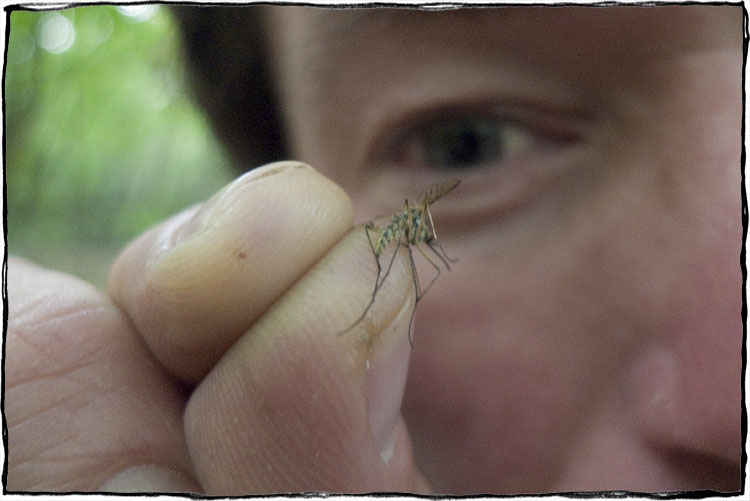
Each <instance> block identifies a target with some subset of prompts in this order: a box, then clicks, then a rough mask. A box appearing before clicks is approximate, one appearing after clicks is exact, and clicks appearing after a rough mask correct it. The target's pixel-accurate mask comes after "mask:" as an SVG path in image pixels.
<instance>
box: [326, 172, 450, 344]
mask: <svg viewBox="0 0 750 501" xmlns="http://www.w3.org/2000/svg"><path fill="white" fill-rule="evenodd" d="M459 182H460V180H459V179H452V180H450V181H447V182H444V183H440V184H437V185H435V186H433V187H432V188H430V189H429V190H428V191H427V193H425V194H424V195H422V198H420V200H419V202H418V203H417V204H416V206H414V207H412V206H410V205H409V201H408V200H405V201H404V208H403V210H402V211H401V212H399V213H397V214H394V215H393V217H392V218H391V221H390V222H389V223H388V224H386V225H385V226H382V227H378V226H377V225H376V224H375V222H374V221H370V222H369V223H367V224H366V225H365V232H366V234H367V239H368V241H369V242H370V247H371V248H372V253H373V255H374V256H375V262H376V263H377V265H378V275H377V277H375V287H374V289H373V291H372V298H371V299H370V302H369V304H368V305H367V307H366V308H365V310H364V311H363V312H362V315H360V316H359V318H358V319H357V320H356V321H355V322H354V323H353V324H352V325H351V326H350V327H348V328H347V329H345V330H344V331H342V332H341V334H343V333H345V332H348V331H349V330H351V329H352V328H353V327H354V326H356V325H357V324H358V323H359V322H360V321H362V319H363V318H365V315H367V312H368V311H370V308H371V307H372V305H373V303H374V302H375V296H376V295H377V293H378V290H379V289H380V287H381V286H382V285H383V282H385V279H386V278H388V275H389V274H390V272H391V267H392V266H393V261H394V260H395V258H396V253H398V249H399V247H400V246H401V245H405V246H406V248H407V249H408V250H409V261H410V263H411V271H412V278H413V280H414V288H415V292H416V296H417V297H416V301H415V310H413V311H412V314H411V319H410V320H409V342H411V324H412V322H413V321H414V312H415V311H416V303H417V302H419V300H420V299H421V298H422V296H424V294H425V293H426V292H427V290H428V289H429V288H430V287H431V286H432V284H434V283H435V280H437V279H438V277H439V276H440V267H439V266H438V265H436V264H435V262H434V261H433V260H432V259H430V258H429V256H428V255H427V254H425V253H424V251H423V250H422V249H421V247H420V246H419V244H421V243H424V244H426V245H427V247H428V248H429V249H430V250H431V251H432V252H433V253H434V254H435V255H436V256H437V257H438V258H440V260H441V261H442V262H443V264H444V265H445V267H446V269H448V270H450V264H449V262H455V260H454V259H451V258H449V257H448V256H447V255H446V254H445V251H444V250H443V247H442V246H441V245H440V243H439V242H438V240H437V235H436V234H435V226H434V224H433V222H432V214H431V213H430V204H432V203H434V202H435V201H436V200H438V199H440V198H441V197H442V196H443V195H445V194H446V193H448V192H449V191H451V190H452V189H453V188H455V187H456V186H458V184H459ZM371 232H372V233H376V234H377V238H376V239H375V243H374V244H373V241H372V237H371V236H370V235H371ZM393 240H396V250H395V251H394V252H393V256H392V257H391V260H390V263H389V264H388V268H387V269H386V271H385V273H384V274H383V277H382V278H381V277H380V275H381V273H382V271H383V270H382V268H381V266H380V256H381V255H382V254H383V252H385V249H386V248H387V247H388V244H389V243H391V242H392V241H393ZM411 246H414V247H416V248H417V250H418V251H419V252H420V253H421V254H422V255H423V256H424V257H425V259H427V261H428V262H429V263H430V264H431V265H432V266H433V267H434V268H435V269H436V270H437V275H435V277H434V278H433V279H432V281H431V282H430V284H429V285H428V286H427V288H426V289H425V290H424V291H422V290H420V286H419V279H418V277H417V270H416V267H415V265H414V256H413V255H412V252H411Z"/></svg>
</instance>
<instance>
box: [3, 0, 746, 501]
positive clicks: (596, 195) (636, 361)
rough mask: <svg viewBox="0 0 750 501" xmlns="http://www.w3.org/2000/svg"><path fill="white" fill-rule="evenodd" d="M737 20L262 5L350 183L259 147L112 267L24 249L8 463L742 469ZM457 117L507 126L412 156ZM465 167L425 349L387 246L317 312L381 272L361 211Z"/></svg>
mask: <svg viewBox="0 0 750 501" xmlns="http://www.w3.org/2000/svg"><path fill="white" fill-rule="evenodd" d="M741 20H742V15H741V11H740V9H739V8H735V7H731V8H730V7H721V8H718V7H682V6H681V7H671V8H659V9H655V8H649V9H642V8H640V9H639V8H618V9H572V8H566V9H544V8H537V9H504V10H492V11H487V10H468V11H460V12H440V13H428V12H419V11H397V12H396V11H327V10H315V9H301V8H287V7H285V8H275V9H269V10H268V11H267V23H268V27H269V34H270V37H271V41H272V49H273V52H272V54H273V61H274V63H275V64H274V73H275V77H276V81H277V82H279V96H280V99H281V102H282V104H283V105H284V117H285V123H286V125H287V129H288V131H289V133H290V134H289V136H290V139H291V143H292V147H293V149H292V153H293V156H294V157H295V158H299V159H301V160H303V161H305V162H307V163H309V164H311V165H313V166H315V168H316V169H317V170H318V171H319V172H321V173H322V174H324V175H325V176H327V177H328V178H330V179H332V180H333V181H335V183H337V184H338V186H341V187H343V189H344V190H345V192H346V193H348V195H349V196H350V197H351V200H350V199H349V197H348V196H347V195H346V193H344V191H342V190H341V189H340V188H339V187H338V186H337V185H336V184H333V183H331V182H330V181H328V180H327V179H325V178H324V177H322V176H320V175H319V174H317V173H316V172H314V171H313V170H311V169H309V168H307V167H303V166H299V165H297V164H284V165H276V166H271V167H267V168H265V169H263V170H260V171H256V172H253V173H251V174H249V175H248V176H246V177H245V178H242V179H240V180H238V181H237V182H235V183H234V184H233V185H231V186H230V187H229V188H228V189H227V190H225V191H223V192H222V193H220V194H219V195H217V196H216V197H214V199H213V200H212V202H211V203H210V205H208V206H204V207H203V208H202V209H198V211H199V212H198V213H197V215H196V209H190V210H188V211H186V212H185V213H183V214H181V215H178V216H176V217H175V218H173V219H171V220H169V221H167V222H165V223H164V224H162V225H160V226H158V227H156V228H154V229H153V230H151V231H149V232H147V233H146V234H144V235H143V236H142V237H141V238H139V239H138V240H137V241H136V242H134V243H133V244H131V246H129V247H128V248H127V249H125V250H124V251H123V253H122V254H121V256H120V257H119V258H118V260H117V262H116V263H115V265H114V267H113V271H112V275H111V281H110V288H109V297H107V296H105V295H103V294H101V293H100V292H98V291H96V290H94V289H93V288H91V287H89V286H86V285H85V284H82V283H80V282H77V281H75V279H73V278H72V277H68V276H64V275H61V274H57V273H54V272H50V271H46V270H41V269H38V268H36V267H34V266H32V265H29V264H27V263H25V262H23V261H20V260H12V261H11V263H10V265H9V298H10V301H11V304H10V315H11V319H10V323H9V332H8V344H7V350H8V358H7V367H6V370H7V376H6V377H7V379H6V385H7V391H8V393H7V396H6V414H7V417H8V422H9V440H10V450H9V465H10V469H9V477H8V482H9V488H10V489H44V490H61V489H73V490H89V489H96V488H100V487H102V486H103V488H105V489H113V490H119V489H125V488H133V487H135V488H138V487H142V488H149V489H155V490H194V491H204V492H208V493H220V494H226V493H247V492H280V491H303V490H331V491H346V492H350V491H357V492H359V491H373V490H389V491H393V490H397V491H409V492H442V493H470V492H485V493H486V492H493V493H517V492H550V491H571V490H574V491H579V490H622V489H625V490H635V491H664V490H690V489H717V490H736V489H738V488H739V486H740V484H739V482H740V453H741V451H740V377H741V375H740V370H741V341H742V327H741V316H740V308H741V292H742V291H741V285H742V284H741V273H740V266H739V264H740V260H739V254H740V247H741V235H742V228H741V220H740V213H741V211H740V190H739V186H740V147H741V141H740V140H741V138H740V125H741V90H740V82H741V61H742V47H741ZM364 56H366V57H364ZM457 117H460V118H467V119H469V120H480V121H481V122H482V124H487V123H489V124H492V127H491V128H492V130H493V131H496V133H497V134H499V135H500V136H499V137H501V138H502V139H504V140H507V141H508V143H507V144H506V145H505V146H506V148H505V149H501V150H500V151H499V152H494V153H493V156H491V157H489V158H487V157H486V156H480V157H478V158H481V162H480V163H479V165H468V166H467V165H464V166H463V168H460V169H451V168H449V167H447V166H441V165H429V164H428V161H427V158H428V156H427V155H426V154H425V151H426V150H425V149H423V148H424V147H425V144H424V143H423V142H424V140H425V136H424V135H421V134H420V133H419V132H418V131H423V130H424V127H426V126H429V127H440V126H441V124H445V123H449V124H450V123H455V122H451V120H452V119H454V118H457ZM249 119H251V118H249ZM394 144H395V146H394ZM430 146H434V145H430ZM493 151H494V150H493ZM429 158H432V159H433V160H434V157H429ZM431 161H432V160H431ZM455 176H458V177H460V178H461V184H460V186H459V187H458V188H456V189H455V190H454V191H453V192H451V193H450V194H448V195H446V196H445V197H444V198H443V199H441V200H440V201H438V202H436V203H435V205H434V207H432V216H433V218H434V221H435V226H436V231H437V234H438V235H439V239H440V241H441V242H442V245H443V247H444V248H445V250H446V252H447V253H448V255H450V256H451V257H455V258H458V262H457V263H456V264H455V266H453V267H452V270H451V271H450V272H447V271H445V270H444V271H443V272H442V273H441V275H440V277H439V280H438V281H437V282H436V283H435V284H434V286H433V287H432V288H431V289H430V290H429V293H428V294H426V295H425V296H424V297H423V298H421V299H420V301H419V303H418V308H417V310H416V318H415V321H414V331H413V333H412V334H413V340H414V348H413V349H412V348H411V347H410V346H409V343H408V332H407V331H408V323H409V322H408V321H409V318H410V314H411V309H412V307H413V306H414V295H413V294H414V290H413V288H412V287H413V285H412V276H411V273H410V266H409V261H408V259H409V257H408V254H407V253H406V252H405V249H403V248H402V249H401V250H400V252H399V254H398V255H397V256H396V259H395V261H394V267H393V271H392V272H391V274H390V275H389V277H388V280H387V281H386V282H385V285H384V286H383V288H382V289H381V290H379V291H378V301H377V302H376V305H375V306H374V307H373V311H372V312H371V313H370V314H369V315H368V317H367V318H366V320H365V321H363V322H361V323H360V324H358V325H357V326H355V328H353V329H352V330H351V331H349V332H346V333H344V334H343V335H337V333H339V332H340V331H341V329H343V328H345V327H346V326H347V325H349V324H350V323H351V321H353V320H354V319H356V318H357V316H358V315H359V314H360V313H361V311H362V308H363V307H364V306H365V305H366V304H367V302H368V301H369V298H370V296H371V294H372V285H373V277H374V273H375V264H374V262H373V256H372V253H371V251H370V248H369V246H368V244H367V241H366V240H365V237H364V232H363V231H362V229H361V227H360V228H355V229H354V230H352V231H350V232H348V231H349V229H350V228H351V226H352V223H353V221H354V222H363V221H366V220H369V219H370V218H372V217H373V216H374V215H376V214H385V215H388V214H390V213H392V212H395V211H398V210H399V209H400V208H401V206H402V204H403V200H404V198H409V199H411V200H414V199H415V197H416V198H418V196H419V195H420V193H421V192H422V191H423V190H425V189H426V188H428V187H429V186H430V185H432V184H433V183H436V182H439V181H440V180H443V179H446V178H449V177H455ZM347 232H348V233H347ZM414 258H415V261H416V264H417V268H418V271H419V277H420V279H421V281H422V282H423V283H426V282H429V280H430V279H431V277H432V276H433V275H434V274H435V270H434V269H433V268H432V267H431V266H430V265H429V263H426V262H425V261H424V260H423V259H421V254H419V253H417V252H414ZM63 292H64V294H63ZM110 298H111V299H110ZM84 334H85V335H84ZM40 360H41V361H40ZM407 361H408V367H409V371H408V376H407V373H406V370H405V368H406V366H407V365H406V362H407ZM402 392H405V393H404V398H403V405H402V406H401V412H400V413H399V405H400V402H401V394H402ZM103 438H106V440H104V439H103ZM142 465H143V466H142ZM118 472H119V476H118Z"/></svg>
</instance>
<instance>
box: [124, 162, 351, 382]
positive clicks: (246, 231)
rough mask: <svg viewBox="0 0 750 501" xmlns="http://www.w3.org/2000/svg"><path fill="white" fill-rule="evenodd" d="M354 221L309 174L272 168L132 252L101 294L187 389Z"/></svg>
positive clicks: (330, 189)
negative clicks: (106, 294)
mask: <svg viewBox="0 0 750 501" xmlns="http://www.w3.org/2000/svg"><path fill="white" fill-rule="evenodd" d="M352 218H353V209H352V204H351V200H350V199H349V197H348V196H347V195H346V193H345V192H344V191H343V190H342V189H341V188H339V187H338V186H337V185H336V184H334V183H333V182H332V181H330V180H328V179H327V178H325V177H324V176H322V175H321V174H318V173H317V172H316V171H315V170H314V169H313V168H311V167H310V166H308V165H305V164H303V163H300V162H278V163H274V164H270V165H267V166H264V167H261V168H258V169H255V170H253V171H251V172H249V173H248V174H245V175H244V176H242V177H240V178H238V179H237V180H235V181H234V182H233V183H231V184H230V185H228V186H227V187H226V188H224V189H223V190H221V191H220V192H219V193H217V194H216V195H215V196H214V197H213V198H212V199H211V200H209V201H208V202H206V204H204V205H203V206H202V207H200V208H199V209H197V210H195V209H193V210H190V211H187V212H185V213H182V214H180V215H178V216H175V217H174V218H172V219H170V220H168V221H166V222H165V223H163V224H161V225H159V226H157V227H155V228H153V229H151V230H150V231H148V232H146V233H145V234H144V235H142V236H141V237H140V238H138V239H137V240H135V241H134V242H133V243H131V244H130V245H129V246H128V247H127V248H126V249H125V250H124V251H123V252H122V254H121V255H120V256H119V257H118V259H117V261H116V262H115V264H114V266H113V269H112V272H111V274H110V282H109V292H110V294H111V296H112V298H113V299H114V301H115V302H116V303H117V304H118V305H119V306H120V307H121V308H123V309H124V310H125V312H126V313H127V314H128V315H129V316H130V318H131V320H132V321H133V323H134V324H135V326H136V327H137V329H138V331H139V332H140V333H141V335H142V336H143V338H144V340H145V341H146V343H147V344H148V345H149V347H150V348H151V350H152V351H153V352H154V354H155V355H156V357H157V358H158V359H159V361H160V362H161V363H162V364H163V365H164V366H165V367H166V368H167V369H168V370H169V371H170V372H171V373H172V374H174V375H175V376H177V377H178V378H180V379H182V380H183V381H187V382H191V383H195V382H197V381H199V380H200V379H202V377H203V376H205V374H207V373H208V371H209V370H210V369H211V367H213V365H214V364H215V363H216V362H217V361H218V359H219V358H221V356H222V355H223V354H224V352H226V351H227V349H228V348H229V347H230V346H231V345H232V344H233V343H234V341H235V340H236V339H237V338H239V337H240V336H241V335H242V333H243V332H245V331H246V330H247V329H248V328H249V326H250V325H251V324H252V323H253V322H254V321H255V320H256V319H257V318H258V317H259V316H260V315H261V314H262V313H263V312H264V311H265V310H266V309H267V308H268V307H269V306H270V305H271V304H272V303H273V302H274V301H275V300H276V299H277V298H278V297H280V296H281V295H282V294H283V293H284V291H285V290H286V289H288V288H289V287H290V286H291V285H292V284H293V283H294V282H295V281H296V280H297V279H298V278H299V277H301V276H302V275H303V274H304V273H305V272H306V270H307V269H308V268H310V266H312V264H313V263H315V262H316V261H317V260H318V259H319V258H320V256H322V255H323V254H324V253H325V252H326V251H327V250H328V249H330V248H331V247H332V246H333V245H334V244H335V243H336V242H337V241H338V240H339V239H340V238H341V237H342V236H343V235H344V234H345V233H346V232H347V231H348V230H349V229H350V228H351V226H352Z"/></svg>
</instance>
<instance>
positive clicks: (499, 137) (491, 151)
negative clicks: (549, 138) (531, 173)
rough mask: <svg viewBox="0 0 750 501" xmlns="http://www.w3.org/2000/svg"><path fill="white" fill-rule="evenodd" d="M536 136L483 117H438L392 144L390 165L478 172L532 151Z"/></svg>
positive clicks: (514, 125) (413, 128)
mask: <svg viewBox="0 0 750 501" xmlns="http://www.w3.org/2000/svg"><path fill="white" fill-rule="evenodd" d="M534 142H535V134H534V133H533V132H532V131H531V130H529V129H528V128H525V127H523V126H520V125H518V124H515V123H513V122H511V121H509V120H507V119H502V118H498V117H492V116H483V115H463V116H461V115H459V116H447V117H446V116H443V117H435V118H432V119H429V120H427V121H424V122H422V123H419V124H416V125H413V126H410V127H408V128H407V129H406V130H405V131H403V132H402V133H401V134H398V135H397V137H396V138H395V139H394V140H393V141H391V143H390V144H389V145H388V147H387V149H386V154H385V156H386V159H385V160H386V161H387V162H388V163H389V164H396V165H398V166H401V167H406V166H408V167H411V168H416V167H422V168H427V169H443V170H448V169H453V170H460V169H475V168H480V167H485V166H489V165H497V164H499V163H502V162H507V161H509V160H511V159H513V158H515V157H517V156H519V155H522V154H524V153H526V152H527V151H529V150H530V149H531V148H532V147H533V146H534Z"/></svg>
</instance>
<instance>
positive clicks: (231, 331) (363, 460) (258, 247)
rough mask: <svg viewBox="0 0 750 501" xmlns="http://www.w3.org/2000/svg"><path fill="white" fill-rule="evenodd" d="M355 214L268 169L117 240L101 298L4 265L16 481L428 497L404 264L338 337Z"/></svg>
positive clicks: (325, 189) (309, 173)
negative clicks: (417, 457) (418, 440)
mask: <svg viewBox="0 0 750 501" xmlns="http://www.w3.org/2000/svg"><path fill="white" fill-rule="evenodd" d="M351 219H352V207H351V202H350V200H349V198H348V197H347V196H346V194H345V193H344V192H343V191H341V190H340V189H339V188H338V187H337V186H335V185H334V184H333V183H331V182H330V181H328V180H327V179H325V178H324V177H323V176H321V175H319V174H317V173H316V172H315V171H314V170H312V169H310V168H308V167H307V166H304V165H302V164H298V163H294V162H289V163H283V164H282V163H278V164H272V165H269V166H266V167H264V168H260V169H256V170H255V171H253V172H251V173H249V174H247V175H245V176H243V177H242V178H240V179H238V180H237V181H235V182H234V183H232V184H231V185H229V186H228V187H227V188H225V189H224V190H222V191H221V192H220V193H219V194H218V195H216V196H215V197H214V198H213V199H212V200H211V201H209V202H208V203H207V204H206V205H204V206H203V207H202V208H200V209H197V211H196V209H191V210H188V211H186V212H184V213H182V214H180V215H178V216H176V217H174V218H172V219H170V220H168V221H166V222H165V223H163V224H161V225H159V226H157V227H155V228H153V229H152V230H150V231H148V232H147V233H145V234H144V235H143V236H141V237H140V238H139V239H137V240H136V241H135V242H133V243H132V244H131V245H130V246H128V247H127V248H126V249H125V250H124V251H123V253H122V254H121V255H120V256H119V258H118V259H117V261H116V263H115V264H114V266H113V270H112V273H111V277H110V287H109V293H110V296H111V298H110V297H108V296H106V295H104V294H102V293H101V292H99V291H98V290H96V289H95V288H93V287H92V286H90V285H88V284H85V283H83V282H81V281H79V280H77V279H75V278H73V277H70V276H67V275H64V274H61V273H57V272H54V271H50V270H45V269H41V268H38V267H36V266H35V265H33V264H31V263H28V262H26V261H24V260H22V259H11V261H10V263H9V267H8V268H9V289H8V292H9V300H10V306H9V319H10V320H9V325H8V338H7V371H6V377H7V379H6V389H7V394H6V416H7V419H8V429H9V434H8V435H9V446H10V447H9V456H8V459H9V474H8V488H9V489H10V490H49V491H62V490H67V491H71V490H73V491H87V490H95V489H102V490H112V491H120V490H123V491H198V492H206V493H211V494H242V493H261V492H288V491H309V490H324V491H340V492H361V491H377V490H389V491H393V490H398V491H416V492H419V491H425V490H426V485H425V483H424V481H423V479H422V478H421V476H420V475H419V474H418V473H417V472H416V470H415V468H414V465H413V462H412V457H411V449H410V441H409V438H408V434H407V431H406V426H405V424H404V420H403V418H402V417H401V415H400V402H401V397H402V394H403V389H404V385H405V379H406V370H407V366H408V357H409V353H410V348H409V343H408V333H407V330H408V324H409V320H410V314H411V311H412V308H413V306H414V289H413V282H412V278H411V270H410V267H409V262H408V257H407V255H406V253H405V251H404V249H401V251H402V252H401V253H399V255H398V256H397V258H396V260H395V262H394V265H393V269H392V271H391V273H390V275H389V278H388V280H387V281H386V282H385V284H384V285H383V287H382V289H380V290H379V291H378V300H377V301H376V302H375V305H374V307H373V308H372V309H371V312H370V313H369V314H368V316H367V317H366V318H365V319H364V320H363V321H362V322H360V323H359V324H357V325H356V326H355V327H354V328H352V329H351V330H350V331H348V332H345V333H344V334H341V335H337V334H336V333H337V332H340V331H341V330H343V329H345V328H346V327H347V326H348V325H349V324H350V323H351V322H352V321H354V320H355V319H356V318H357V316H358V315H359V314H360V313H361V309H360V308H364V305H366V304H367V302H369V299H370V297H371V295H372V288H373V285H374V278H375V274H376V265H375V263H374V262H373V261H374V258H373V256H372V252H371V249H370V247H369V244H368V242H367V240H366V238H365V233H364V232H363V231H362V229H361V228H355V229H354V230H352V231H351V232H350V233H349V234H347V235H346V236H344V235H345V234H346V232H347V230H349V228H350V227H351V224H352V223H351ZM342 237H343V238H342Z"/></svg>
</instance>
